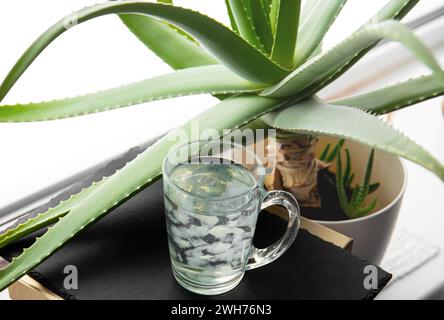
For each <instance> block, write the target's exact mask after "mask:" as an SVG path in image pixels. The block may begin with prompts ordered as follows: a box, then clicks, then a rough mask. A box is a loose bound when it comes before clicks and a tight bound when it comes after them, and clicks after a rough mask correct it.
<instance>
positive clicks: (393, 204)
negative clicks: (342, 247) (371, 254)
mask: <svg viewBox="0 0 444 320" xmlns="http://www.w3.org/2000/svg"><path fill="white" fill-rule="evenodd" d="M395 158H396V159H398V161H399V164H400V165H401V169H402V172H403V175H404V183H403V184H402V187H401V190H400V191H399V193H398V195H397V196H396V197H395V198H394V199H393V200H392V201H391V202H390V204H388V205H387V206H385V207H384V208H382V209H380V210H378V211H376V212H374V213H371V214H369V215H368V216H365V217H362V218H356V219H349V220H339V221H328V220H314V222H316V223H319V224H324V225H325V224H329V225H332V226H333V225H348V224H353V223H358V222H365V221H366V220H371V219H374V218H376V217H377V216H380V215H382V214H383V213H384V212H387V211H388V209H390V208H392V207H393V206H395V205H396V203H398V201H399V200H400V199H401V198H402V196H403V195H404V193H405V190H406V188H407V180H408V175H407V168H406V166H405V164H404V162H403V160H402V159H401V158H399V157H395Z"/></svg>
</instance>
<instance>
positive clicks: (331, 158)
mask: <svg viewBox="0 0 444 320" xmlns="http://www.w3.org/2000/svg"><path fill="white" fill-rule="evenodd" d="M344 143H345V140H344V139H341V140H340V141H339V143H338V144H337V145H336V146H335V147H334V148H333V150H332V152H331V153H330V155H328V156H327V158H326V159H325V161H327V162H333V161H334V160H335V159H336V157H337V156H338V154H339V152H341V148H342V146H343V145H344Z"/></svg>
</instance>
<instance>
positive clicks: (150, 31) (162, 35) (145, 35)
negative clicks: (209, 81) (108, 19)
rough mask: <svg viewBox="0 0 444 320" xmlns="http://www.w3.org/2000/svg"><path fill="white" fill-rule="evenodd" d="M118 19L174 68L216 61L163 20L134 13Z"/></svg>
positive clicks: (214, 62) (208, 63) (215, 62)
mask: <svg viewBox="0 0 444 320" xmlns="http://www.w3.org/2000/svg"><path fill="white" fill-rule="evenodd" d="M120 19H121V20H122V22H123V23H124V24H125V25H126V26H127V27H128V29H129V30H130V31H131V32H132V33H133V34H134V35H135V36H136V37H137V38H138V39H139V40H140V41H142V43H144V44H145V45H146V46H147V47H148V48H149V49H150V50H151V51H153V52H154V53H155V54H156V55H157V56H158V57H159V58H161V59H162V60H163V61H165V62H166V63H167V64H169V65H170V66H171V67H172V68H174V69H176V70H177V69H185V68H191V67H197V66H203V65H210V64H217V63H218V61H217V60H216V59H214V58H213V57H212V56H210V55H209V54H208V53H207V52H206V51H205V50H204V49H202V48H201V47H200V46H199V45H198V44H197V43H195V42H194V41H192V40H190V39H189V38H188V37H186V36H184V35H183V34H181V33H180V32H178V31H177V30H176V29H175V28H172V27H171V26H170V25H168V24H166V23H165V22H162V21H159V20H157V19H155V18H151V17H147V16H142V15H134V14H122V15H120ZM165 39H168V41H165Z"/></svg>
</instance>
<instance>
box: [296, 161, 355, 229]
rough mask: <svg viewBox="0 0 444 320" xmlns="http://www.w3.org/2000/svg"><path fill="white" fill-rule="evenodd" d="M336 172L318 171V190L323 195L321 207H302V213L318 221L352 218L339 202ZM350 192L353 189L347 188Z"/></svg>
mask: <svg viewBox="0 0 444 320" xmlns="http://www.w3.org/2000/svg"><path fill="white" fill-rule="evenodd" d="M335 181H336V174H334V173H333V172H330V171H329V170H328V169H324V170H321V171H319V173H318V192H319V195H320V196H321V201H322V207H321V208H301V215H302V216H303V217H305V218H307V219H310V220H318V221H343V220H350V218H349V217H348V216H347V215H346V214H345V213H344V211H343V210H342V208H341V205H340V203H339V198H338V193H337V191H336V186H335ZM346 192H347V193H348V194H350V193H351V190H346Z"/></svg>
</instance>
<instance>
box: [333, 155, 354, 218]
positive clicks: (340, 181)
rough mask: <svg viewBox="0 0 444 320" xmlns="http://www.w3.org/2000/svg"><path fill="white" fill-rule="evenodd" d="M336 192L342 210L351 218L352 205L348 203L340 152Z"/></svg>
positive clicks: (337, 163) (337, 162)
mask: <svg viewBox="0 0 444 320" xmlns="http://www.w3.org/2000/svg"><path fill="white" fill-rule="evenodd" d="M336 190H337V192H338V198H339V202H340V204H341V207H342V210H344V212H345V213H346V214H347V215H348V216H350V211H351V209H350V204H349V203H348V199H347V193H346V190H345V187H344V175H343V173H342V156H341V152H338V155H337V157H336Z"/></svg>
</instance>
